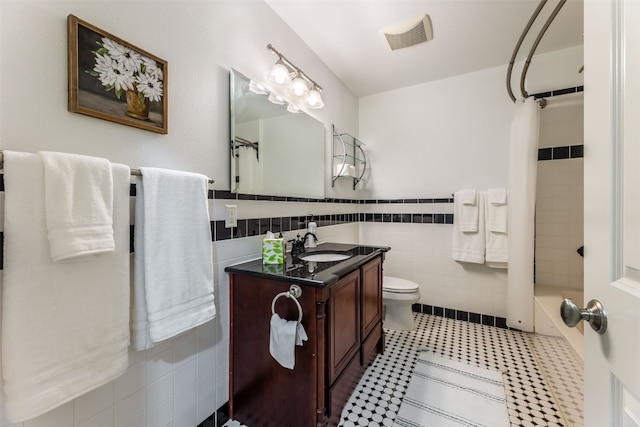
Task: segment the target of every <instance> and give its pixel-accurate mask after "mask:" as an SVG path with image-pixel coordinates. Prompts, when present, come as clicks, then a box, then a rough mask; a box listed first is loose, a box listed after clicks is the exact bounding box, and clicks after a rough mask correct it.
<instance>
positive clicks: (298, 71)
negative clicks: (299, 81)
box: [267, 43, 322, 92]
mask: <svg viewBox="0 0 640 427" xmlns="http://www.w3.org/2000/svg"><path fill="white" fill-rule="evenodd" d="M267 49H269V50H270V51H271V52H273V53H274V54H275V55H276V56H277V57H278V59H279V60H281V61H282V62H284V63H285V65H286V66H288V67H289V68H291V69H292V70H293V71H295V72H296V73H298V75H300V77H302V78H303V79H305V80H307V81H309V83H311V84H312V85H313V87H314V88H315V89H316V90H317V91H318V92H322V86H320V85H319V84H318V83H316V82H315V81H313V80H312V79H311V78H310V77H309V76H308V75H306V74H305V73H304V71H302V70H301V69H300V68H298V67H296V66H295V65H294V64H293V63H292V62H291V61H289V60H288V59H287V58H286V57H285V56H284V55H283V54H281V53H280V52H278V51H277V50H276V48H275V47H273V46H272V45H271V43H269V44H268V45H267Z"/></svg>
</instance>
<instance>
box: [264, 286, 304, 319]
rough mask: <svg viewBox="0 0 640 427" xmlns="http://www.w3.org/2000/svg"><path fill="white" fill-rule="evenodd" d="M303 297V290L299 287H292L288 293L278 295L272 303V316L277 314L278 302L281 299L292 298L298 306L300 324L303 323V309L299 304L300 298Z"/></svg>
mask: <svg viewBox="0 0 640 427" xmlns="http://www.w3.org/2000/svg"><path fill="white" fill-rule="evenodd" d="M300 295H302V289H301V288H300V286H298V285H291V287H290V288H289V290H288V291H286V292H280V293H279V294H278V295H276V296H275V297H273V301H271V314H276V301H277V300H278V298H280V297H287V298H292V299H293V302H295V303H296V305H297V306H298V323H300V322H302V307H301V306H300V303H299V302H298V297H300Z"/></svg>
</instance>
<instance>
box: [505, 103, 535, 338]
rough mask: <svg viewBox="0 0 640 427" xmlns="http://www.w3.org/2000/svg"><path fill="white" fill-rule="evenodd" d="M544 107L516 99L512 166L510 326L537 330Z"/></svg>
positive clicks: (512, 133) (509, 272) (511, 141)
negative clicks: (535, 268)
mask: <svg viewBox="0 0 640 427" xmlns="http://www.w3.org/2000/svg"><path fill="white" fill-rule="evenodd" d="M539 119H540V111H539V108H538V103H537V102H536V100H535V99H534V98H533V97H529V98H527V99H525V100H524V101H522V100H518V101H516V103H515V114H514V116H513V122H512V124H511V136H510V141H509V159H508V161H509V167H508V184H507V190H508V197H509V201H508V208H509V211H508V212H509V213H508V215H509V220H508V224H509V225H508V228H509V229H508V236H509V271H508V273H507V277H508V285H507V286H508V288H507V326H509V327H511V328H517V329H520V330H522V331H527V332H533V274H534V273H533V261H534V233H535V199H536V179H537V171H538V165H537V162H538V129H539Z"/></svg>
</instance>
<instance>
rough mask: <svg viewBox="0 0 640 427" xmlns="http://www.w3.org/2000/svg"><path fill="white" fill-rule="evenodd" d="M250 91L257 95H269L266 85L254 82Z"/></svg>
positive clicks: (251, 82) (251, 83)
mask: <svg viewBox="0 0 640 427" xmlns="http://www.w3.org/2000/svg"><path fill="white" fill-rule="evenodd" d="M249 90H250V91H251V92H253V93H255V94H256V95H266V94H268V93H269V90H268V89H267V88H266V87H264V85H262V84H261V83H258V82H256V81H253V80H251V81H250V82H249Z"/></svg>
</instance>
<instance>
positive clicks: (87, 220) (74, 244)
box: [38, 151, 115, 262]
mask: <svg viewBox="0 0 640 427" xmlns="http://www.w3.org/2000/svg"><path fill="white" fill-rule="evenodd" d="M38 154H39V155H40V156H41V157H42V161H43V163H44V182H45V184H44V189H45V217H46V223H47V233H48V234H47V236H48V238H49V249H50V252H51V258H53V260H54V261H56V262H57V261H67V260H78V259H86V258H92V257H93V256H95V255H97V254H100V253H104V252H113V251H114V249H115V242H114V238H113V219H112V213H113V179H112V176H111V163H110V162H109V161H108V160H107V159H102V158H98V157H89V156H81V155H77V154H67V153H52V152H48V151H42V152H40V153H38Z"/></svg>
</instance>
